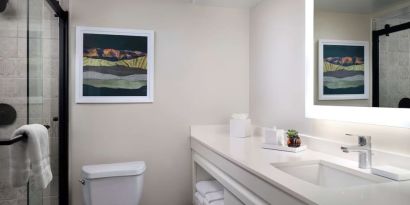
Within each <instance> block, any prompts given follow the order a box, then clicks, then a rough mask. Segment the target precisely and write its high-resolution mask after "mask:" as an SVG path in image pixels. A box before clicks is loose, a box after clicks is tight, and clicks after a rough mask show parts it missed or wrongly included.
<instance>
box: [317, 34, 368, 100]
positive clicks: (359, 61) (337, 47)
mask: <svg viewBox="0 0 410 205" xmlns="http://www.w3.org/2000/svg"><path fill="white" fill-rule="evenodd" d="M318 65H319V72H318V74H319V100H358V99H369V43H368V42H364V41H338V40H319V59H318Z"/></svg>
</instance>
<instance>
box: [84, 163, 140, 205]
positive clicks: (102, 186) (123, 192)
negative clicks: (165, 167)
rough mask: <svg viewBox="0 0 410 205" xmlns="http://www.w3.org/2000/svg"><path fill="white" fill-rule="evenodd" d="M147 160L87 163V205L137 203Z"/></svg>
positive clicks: (85, 188)
mask: <svg viewBox="0 0 410 205" xmlns="http://www.w3.org/2000/svg"><path fill="white" fill-rule="evenodd" d="M145 167H146V166H145V162H142V161H136V162H126V163H116V164H99V165H87V166H83V168H82V178H83V179H82V180H81V182H82V184H83V195H84V204H85V205H114V204H121V205H137V204H138V203H139V201H140V199H141V195H142V187H143V182H144V175H143V174H144V171H145Z"/></svg>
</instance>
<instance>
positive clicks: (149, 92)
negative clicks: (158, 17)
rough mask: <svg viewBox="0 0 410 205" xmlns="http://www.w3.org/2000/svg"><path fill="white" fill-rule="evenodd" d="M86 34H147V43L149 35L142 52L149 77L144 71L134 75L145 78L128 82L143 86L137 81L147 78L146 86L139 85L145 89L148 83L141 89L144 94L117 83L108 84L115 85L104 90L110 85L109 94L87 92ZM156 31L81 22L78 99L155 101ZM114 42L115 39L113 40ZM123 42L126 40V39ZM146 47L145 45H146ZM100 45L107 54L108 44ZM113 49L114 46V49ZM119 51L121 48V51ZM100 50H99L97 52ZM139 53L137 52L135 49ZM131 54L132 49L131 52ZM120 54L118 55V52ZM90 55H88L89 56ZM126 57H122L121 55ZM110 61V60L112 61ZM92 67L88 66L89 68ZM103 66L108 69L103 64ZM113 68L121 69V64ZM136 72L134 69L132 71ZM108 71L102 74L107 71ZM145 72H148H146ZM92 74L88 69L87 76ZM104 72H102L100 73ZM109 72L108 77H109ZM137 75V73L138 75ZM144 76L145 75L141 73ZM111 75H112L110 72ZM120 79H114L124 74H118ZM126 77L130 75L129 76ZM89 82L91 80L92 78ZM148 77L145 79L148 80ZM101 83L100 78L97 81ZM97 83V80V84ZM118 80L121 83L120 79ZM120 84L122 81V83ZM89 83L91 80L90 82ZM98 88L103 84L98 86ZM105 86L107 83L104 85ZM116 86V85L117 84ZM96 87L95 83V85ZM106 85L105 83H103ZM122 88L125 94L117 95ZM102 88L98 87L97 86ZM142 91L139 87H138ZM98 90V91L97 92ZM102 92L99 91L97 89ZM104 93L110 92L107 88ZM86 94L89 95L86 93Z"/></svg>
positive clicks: (77, 68) (123, 101) (130, 101)
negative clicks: (90, 25) (85, 65)
mask: <svg viewBox="0 0 410 205" xmlns="http://www.w3.org/2000/svg"><path fill="white" fill-rule="evenodd" d="M85 34H97V35H95V36H110V37H113V36H118V38H119V39H120V38H123V37H124V38H125V37H127V38H128V39H130V37H136V38H138V37H144V38H143V39H144V43H145V38H146V52H139V51H138V52H139V53H143V54H146V55H145V56H144V58H145V59H144V61H145V62H143V64H141V65H144V66H143V67H144V69H146V78H145V76H144V75H143V74H142V75H139V76H137V75H133V77H134V78H136V79H137V78H143V79H142V80H141V79H139V80H135V81H132V80H130V81H131V82H127V83H128V84H127V85H128V86H129V85H134V87H135V86H138V85H139V86H141V84H137V83H136V81H140V82H144V83H146V84H143V86H141V87H140V88H138V89H144V87H146V90H145V89H144V90H142V93H145V92H146V94H144V95H141V93H138V94H136V95H135V96H133V94H130V92H133V91H135V92H137V91H138V89H134V90H133V88H128V87H127V89H128V90H126V92H125V91H124V89H123V88H118V85H111V84H110V85H108V86H114V87H110V88H106V89H105V90H104V92H105V91H106V90H108V89H111V90H109V92H110V94H109V95H108V96H107V95H106V94H103V95H101V96H99V95H98V94H89V92H88V91H87V92H86V93H84V90H85V88H84V86H85V84H84V62H83V59H84V35H85ZM154 38H155V36H154V31H151V30H134V29H118V28H104V27H85V26H78V27H76V71H75V73H76V76H75V88H76V89H75V90H76V103H151V102H153V101H154ZM101 42H105V41H101ZM112 44H115V43H112ZM123 44H124V43H123ZM144 48H145V47H144ZM99 49H103V53H104V55H105V52H106V51H105V49H107V48H99ZM113 50H114V49H113ZM99 51H100V50H99ZM118 52H119V51H118ZM126 52H128V51H126ZM97 53H98V52H97ZM134 53H136V52H134ZM131 54H132V53H131ZM118 56H119V55H118ZM121 56H129V54H121ZM87 57H88V56H87ZM120 60H123V59H120ZM125 60H129V59H125ZM98 65H99V66H100V67H101V65H102V63H100V64H98ZM110 65H111V64H110ZM125 65H126V66H128V64H125ZM88 69H89V68H88ZM92 69H94V70H93V71H95V69H97V68H94V67H92ZM104 69H106V68H105V67H104ZM113 69H118V68H113ZM140 70H141V69H140ZM133 72H134V71H133ZM105 74H106V73H104V74H102V75H105ZM144 74H145V73H144ZM89 75H90V74H89V73H88V74H87V76H89ZM99 75H101V74H99ZM110 75H111V74H108V75H106V76H104V78H101V79H107V78H110V77H109V76H110ZM107 76H108V77H107ZM135 76H137V77H135ZM142 76H144V77H142ZM111 77H112V75H111ZM116 77H117V79H114V80H118V79H119V80H123V78H121V77H124V76H120V77H118V76H116ZM126 77H127V80H129V79H130V76H126ZM101 79H97V80H95V81H98V80H101ZM86 80H88V81H87V82H90V80H89V79H86ZM109 80H113V79H109ZM145 80H146V82H145ZM95 81H92V82H93V83H96V82H95ZM97 83H98V82H97ZM97 83H96V84H97ZM117 84H119V83H117ZM97 85H98V86H101V83H99V84H97ZM119 85H121V84H119ZM87 86H88V84H87ZM98 86H97V88H101V87H98ZM103 86H104V85H103ZM115 86H117V87H115ZM92 88H93V89H94V90H95V87H92ZM104 88H105V87H104ZM120 89H122V91H124V92H122V94H119V95H118V96H116V95H115V94H112V93H115V91H117V90H120ZM97 91H99V90H97ZM104 92H103V91H101V93H104ZM138 92H140V91H138ZM94 93H96V92H94ZM97 93H99V92H97ZM105 93H108V91H107V92H105ZM123 93H127V94H123ZM85 94H86V95H85Z"/></svg>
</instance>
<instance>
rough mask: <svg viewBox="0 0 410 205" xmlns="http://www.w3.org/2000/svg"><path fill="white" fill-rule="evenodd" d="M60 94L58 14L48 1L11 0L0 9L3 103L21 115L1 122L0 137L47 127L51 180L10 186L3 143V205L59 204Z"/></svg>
mask: <svg viewBox="0 0 410 205" xmlns="http://www.w3.org/2000/svg"><path fill="white" fill-rule="evenodd" d="M1 2H3V0H0V3H1ZM0 8H1V5H0ZM58 92H59V18H57V17H55V16H54V12H53V10H52V9H51V8H50V7H49V5H48V3H47V1H45V0H9V1H8V3H7V4H6V8H5V10H4V11H2V12H1V11H0V104H8V105H11V106H12V107H13V108H14V109H15V110H16V113H17V117H16V120H15V121H14V122H13V123H12V124H7V125H4V124H0V140H5V139H7V138H9V137H10V136H11V134H12V133H13V131H14V130H15V129H17V128H18V127H20V126H22V125H24V124H32V123H38V124H44V125H49V126H50V128H49V136H50V161H51V169H52V173H53V180H52V182H51V184H50V185H49V186H48V187H47V188H46V189H45V190H35V189H33V188H32V187H30V182H29V183H28V186H27V187H22V188H12V187H10V186H9V185H8V179H9V178H10V175H9V172H8V169H2V167H9V160H8V157H9V151H10V149H12V148H13V145H10V146H0V205H1V204H19V205H24V204H29V205H43V204H52V205H53V204H55V205H56V204H59V201H58V199H59V197H58V193H59V192H58V190H59V183H58V181H59V180H58V176H59V170H58V156H59V153H58V151H59V150H58V147H59V144H58V142H59V137H58V133H59V132H58V128H59V123H58V120H59V116H58V115H59V110H58V108H59V98H58V96H59V93H58ZM0 121H1V120H0Z"/></svg>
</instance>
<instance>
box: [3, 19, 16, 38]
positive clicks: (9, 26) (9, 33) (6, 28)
mask: <svg viewBox="0 0 410 205" xmlns="http://www.w3.org/2000/svg"><path fill="white" fill-rule="evenodd" d="M16 22H17V20H15V19H8V18H0V37H17V23H16Z"/></svg>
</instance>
